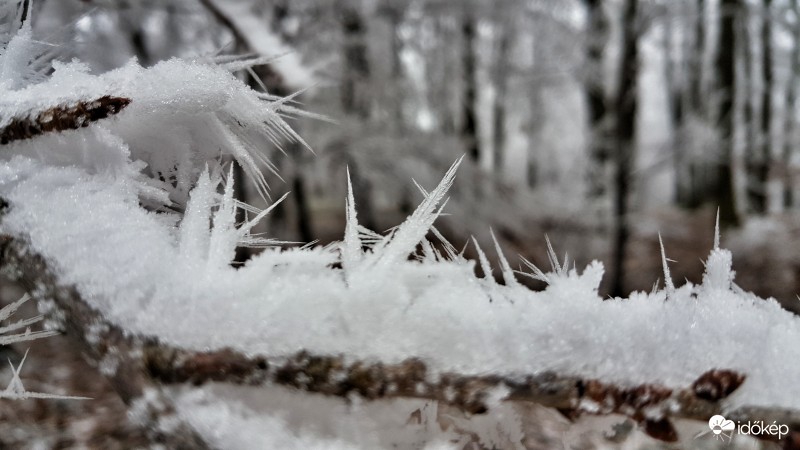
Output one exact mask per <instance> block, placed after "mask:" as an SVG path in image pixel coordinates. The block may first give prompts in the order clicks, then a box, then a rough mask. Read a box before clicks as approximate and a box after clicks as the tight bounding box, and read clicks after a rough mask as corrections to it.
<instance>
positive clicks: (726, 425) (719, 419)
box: [708, 415, 736, 442]
mask: <svg viewBox="0 0 800 450" xmlns="http://www.w3.org/2000/svg"><path fill="white" fill-rule="evenodd" d="M708 428H711V432H712V433H714V438H715V439H719V440H721V441H724V440H725V439H726V438H727V441H728V442H730V441H731V439H733V431H734V429H735V428H736V425H735V424H734V423H733V421H732V420H728V419H726V418H725V417H723V416H720V415H716V416H713V417H712V418H710V419H708Z"/></svg>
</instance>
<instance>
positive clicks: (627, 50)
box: [611, 0, 639, 296]
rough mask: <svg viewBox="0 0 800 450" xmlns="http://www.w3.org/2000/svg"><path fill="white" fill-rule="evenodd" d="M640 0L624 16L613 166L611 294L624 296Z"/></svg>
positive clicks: (630, 3)
mask: <svg viewBox="0 0 800 450" xmlns="http://www.w3.org/2000/svg"><path fill="white" fill-rule="evenodd" d="M638 5H639V2H638V0H625V3H624V6H623V16H622V27H623V30H622V55H621V58H622V59H621V61H620V70H619V80H618V87H617V97H616V99H615V102H614V109H615V112H616V118H617V120H616V127H615V130H614V131H615V144H616V149H615V150H616V151H615V153H614V165H615V166H616V167H615V168H616V173H615V174H614V188H615V189H614V210H613V212H614V241H613V245H614V247H613V250H612V252H613V253H612V264H613V265H614V270H613V274H614V275H613V276H614V278H613V279H612V285H611V295H613V296H622V295H624V288H625V271H624V266H625V255H626V253H627V248H628V240H629V238H630V231H629V224H628V213H629V210H630V203H629V198H628V197H629V195H628V194H629V193H630V190H631V178H632V177H631V172H632V169H633V166H634V158H635V156H636V142H635V141H636V113H637V107H638V101H637V81H638V75H639V70H638V69H639V48H638V39H639V21H638Z"/></svg>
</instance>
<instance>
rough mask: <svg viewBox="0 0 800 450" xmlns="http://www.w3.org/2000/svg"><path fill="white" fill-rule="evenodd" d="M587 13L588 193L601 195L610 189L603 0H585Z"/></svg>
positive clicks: (606, 39) (605, 39)
mask: <svg viewBox="0 0 800 450" xmlns="http://www.w3.org/2000/svg"><path fill="white" fill-rule="evenodd" d="M583 3H584V5H585V6H586V9H587V14H588V24H587V27H588V29H587V30H586V72H585V75H584V78H585V81H584V90H585V92H586V106H587V108H588V113H589V133H590V134H589V173H588V184H589V186H588V188H589V196H590V197H594V198H598V197H602V196H603V195H605V193H606V191H607V190H608V185H607V183H608V180H607V177H606V171H607V164H608V158H609V156H610V153H611V149H609V136H608V134H609V133H608V129H607V128H608V122H609V120H608V117H607V107H606V89H605V83H604V80H603V73H604V70H603V59H604V52H605V47H606V43H607V42H608V35H609V24H608V18H607V17H606V14H605V12H604V11H603V0H583Z"/></svg>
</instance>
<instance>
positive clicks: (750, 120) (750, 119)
mask: <svg viewBox="0 0 800 450" xmlns="http://www.w3.org/2000/svg"><path fill="white" fill-rule="evenodd" d="M745 8H747V6H746V5H745ZM738 24H739V28H740V30H739V33H740V36H742V45H740V46H739V49H740V50H741V57H742V66H743V67H742V77H741V82H742V85H743V86H742V95H743V96H744V98H743V99H742V101H741V103H742V121H743V122H744V123H743V124H742V125H743V126H744V134H745V153H746V154H748V155H749V154H751V153H752V152H755V151H757V147H758V130H756V122H755V109H756V108H755V104H754V103H755V102H754V91H755V89H754V84H755V83H754V81H755V74H754V73H753V68H754V64H753V49H752V47H751V41H752V36H751V34H750V19H749V13H746V14H742V17H740V18H739V20H738Z"/></svg>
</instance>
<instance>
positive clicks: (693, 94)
mask: <svg viewBox="0 0 800 450" xmlns="http://www.w3.org/2000/svg"><path fill="white" fill-rule="evenodd" d="M696 7H697V10H696V11H695V17H694V51H691V52H689V55H690V63H689V65H690V69H689V92H690V96H689V100H690V106H691V108H692V111H694V112H695V113H698V114H700V115H702V113H703V112H704V111H705V105H704V104H703V99H705V98H706V97H705V96H704V95H703V55H705V49H706V0H697V3H696Z"/></svg>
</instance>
